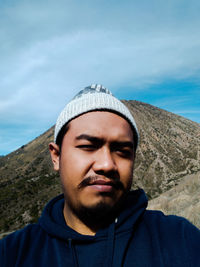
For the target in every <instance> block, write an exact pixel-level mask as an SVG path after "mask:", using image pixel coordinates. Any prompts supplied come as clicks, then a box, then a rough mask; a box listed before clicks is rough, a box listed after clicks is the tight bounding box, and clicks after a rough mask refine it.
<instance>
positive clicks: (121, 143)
mask: <svg viewBox="0 0 200 267" xmlns="http://www.w3.org/2000/svg"><path fill="white" fill-rule="evenodd" d="M76 140H88V141H90V142H92V143H103V142H104V139H101V138H98V137H96V136H91V135H88V134H81V135H79V136H77V137H76ZM111 143H112V146H120V147H130V148H133V147H134V144H133V142H131V141H113V142H111Z"/></svg>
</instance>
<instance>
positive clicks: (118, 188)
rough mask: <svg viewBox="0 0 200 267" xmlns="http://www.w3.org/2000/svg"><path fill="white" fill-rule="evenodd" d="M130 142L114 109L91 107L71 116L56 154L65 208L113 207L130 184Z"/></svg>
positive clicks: (124, 124) (130, 135) (129, 134)
mask: <svg viewBox="0 0 200 267" xmlns="http://www.w3.org/2000/svg"><path fill="white" fill-rule="evenodd" d="M133 146H134V144H133V132H132V130H131V127H130V125H129V123H128V122H127V121H126V120H125V119H123V118H122V117H120V116H118V115H116V114H114V113H111V112H105V111H95V112H89V113H86V114H83V115H81V116H79V117H78V118H76V119H74V120H72V121H71V122H70V127H69V130H68V131H67V133H66V134H65V136H64V138H63V142H62V149H61V154H60V157H59V171H60V176H61V182H62V186H63V190H64V194H65V205H66V206H67V208H68V209H73V210H75V211H76V210H78V209H80V207H84V208H88V209H90V208H93V209H94V208H95V207H97V206H99V205H101V204H103V205H104V206H105V207H106V206H108V207H109V208H111V209H112V208H114V207H115V205H116V204H117V203H119V201H120V200H121V199H122V197H123V196H124V195H125V194H126V193H127V191H129V189H130V187H131V183H132V172H133V162H134V148H133Z"/></svg>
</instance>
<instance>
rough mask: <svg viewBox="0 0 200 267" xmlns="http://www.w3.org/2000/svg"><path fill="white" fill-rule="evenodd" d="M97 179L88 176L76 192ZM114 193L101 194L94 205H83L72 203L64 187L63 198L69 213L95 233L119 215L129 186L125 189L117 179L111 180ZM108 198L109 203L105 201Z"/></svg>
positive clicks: (96, 177)
mask: <svg viewBox="0 0 200 267" xmlns="http://www.w3.org/2000/svg"><path fill="white" fill-rule="evenodd" d="M96 179H98V176H90V177H87V178H85V179H84V180H83V181H82V182H81V183H80V184H79V186H78V190H83V189H84V187H86V186H88V185H90V184H91V183H92V182H94V181H95V180H96ZM113 187H114V188H115V190H114V192H102V193H101V195H102V198H101V199H100V200H99V201H98V202H97V203H95V204H91V205H87V206H86V205H84V204H83V203H74V201H73V200H72V199H71V198H70V197H69V196H68V194H67V192H66V190H65V188H64V186H63V187H62V188H63V192H64V197H65V204H66V206H67V207H68V208H69V209H70V210H71V212H72V213H73V214H74V215H75V217H77V218H78V219H79V220H80V221H82V222H83V223H84V224H85V225H87V226H88V227H89V228H90V229H93V230H95V231H97V230H98V229H102V228H105V227H106V226H108V225H109V224H110V223H112V222H113V221H114V220H115V219H116V218H117V216H118V214H119V213H120V210H121V207H122V205H123V203H124V200H125V199H126V197H127V194H128V192H129V191H130V188H131V179H130V184H129V186H128V187H127V188H124V186H123V184H122V183H121V181H119V179H114V178H113ZM107 198H110V199H111V201H106V199H107Z"/></svg>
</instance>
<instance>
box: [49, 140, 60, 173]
mask: <svg viewBox="0 0 200 267" xmlns="http://www.w3.org/2000/svg"><path fill="white" fill-rule="evenodd" d="M49 152H50V155H51V160H52V163H53V168H54V170H55V171H59V160H60V150H59V146H58V145H57V144H55V143H53V142H52V143H50V144H49Z"/></svg>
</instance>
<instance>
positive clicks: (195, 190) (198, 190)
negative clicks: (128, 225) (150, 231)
mask: <svg viewBox="0 0 200 267" xmlns="http://www.w3.org/2000/svg"><path fill="white" fill-rule="evenodd" d="M199 196H200V172H198V173H195V174H190V175H186V176H185V177H184V178H183V179H182V181H181V182H180V184H178V185H177V186H175V187H173V188H172V189H170V190H169V191H167V192H165V193H162V194H161V195H160V196H159V197H157V198H155V199H152V200H151V201H150V202H149V205H148V209H153V210H161V211H163V212H164V213H165V214H174V215H179V216H182V217H185V218H187V219H188V220H190V221H191V222H193V223H194V224H195V225H196V226H197V227H198V228H200V200H199Z"/></svg>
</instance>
